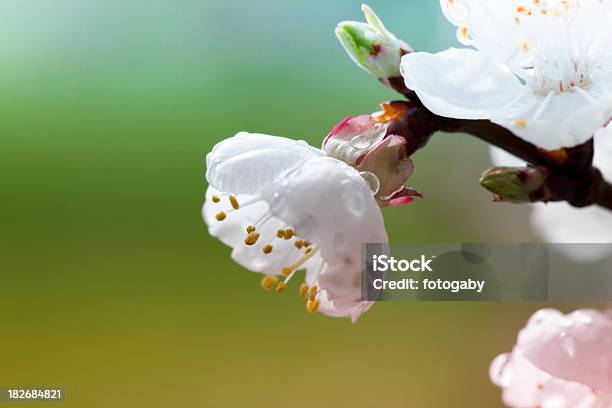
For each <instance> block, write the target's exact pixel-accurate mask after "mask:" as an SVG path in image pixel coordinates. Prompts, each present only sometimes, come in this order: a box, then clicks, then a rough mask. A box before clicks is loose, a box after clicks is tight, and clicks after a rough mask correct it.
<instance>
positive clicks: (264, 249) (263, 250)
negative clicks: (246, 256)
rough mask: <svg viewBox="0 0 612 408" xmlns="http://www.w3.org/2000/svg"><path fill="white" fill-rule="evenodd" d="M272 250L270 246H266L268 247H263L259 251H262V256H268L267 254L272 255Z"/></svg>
mask: <svg viewBox="0 0 612 408" xmlns="http://www.w3.org/2000/svg"><path fill="white" fill-rule="evenodd" d="M272 249H273V248H272V245H270V244H268V245H266V246H265V247H263V248H262V250H261V251H262V252H263V253H264V254H266V255H268V254H270V253H272Z"/></svg>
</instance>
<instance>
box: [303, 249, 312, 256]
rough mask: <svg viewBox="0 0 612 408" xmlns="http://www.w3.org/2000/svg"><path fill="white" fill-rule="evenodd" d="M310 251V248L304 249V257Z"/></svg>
mask: <svg viewBox="0 0 612 408" xmlns="http://www.w3.org/2000/svg"><path fill="white" fill-rule="evenodd" d="M311 251H312V248H306V250H305V251H304V253H305V254H306V255H308V254H309V253H310V252H311Z"/></svg>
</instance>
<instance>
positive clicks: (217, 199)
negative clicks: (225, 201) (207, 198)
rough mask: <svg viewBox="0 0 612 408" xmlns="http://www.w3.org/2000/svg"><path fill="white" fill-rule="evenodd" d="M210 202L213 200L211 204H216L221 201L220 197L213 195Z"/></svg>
mask: <svg viewBox="0 0 612 408" xmlns="http://www.w3.org/2000/svg"><path fill="white" fill-rule="evenodd" d="M212 200H213V203H218V202H219V201H221V197H219V196H218V195H216V194H215V195H213V196H212Z"/></svg>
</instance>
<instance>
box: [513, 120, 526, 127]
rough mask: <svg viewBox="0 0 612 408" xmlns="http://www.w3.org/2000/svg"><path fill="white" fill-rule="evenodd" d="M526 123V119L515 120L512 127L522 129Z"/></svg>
mask: <svg viewBox="0 0 612 408" xmlns="http://www.w3.org/2000/svg"><path fill="white" fill-rule="evenodd" d="M527 123H528V120H527V119H517V120H516V121H514V126H516V127H518V128H524V127H527Z"/></svg>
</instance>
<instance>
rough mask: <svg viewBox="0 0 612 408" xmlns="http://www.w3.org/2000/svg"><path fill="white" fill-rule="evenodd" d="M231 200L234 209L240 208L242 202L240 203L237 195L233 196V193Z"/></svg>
mask: <svg viewBox="0 0 612 408" xmlns="http://www.w3.org/2000/svg"><path fill="white" fill-rule="evenodd" d="M229 201H230V204H231V205H232V208H233V209H234V210H237V209H239V208H240V204H239V203H238V199H237V198H236V196H233V195H231V196H229Z"/></svg>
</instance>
